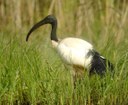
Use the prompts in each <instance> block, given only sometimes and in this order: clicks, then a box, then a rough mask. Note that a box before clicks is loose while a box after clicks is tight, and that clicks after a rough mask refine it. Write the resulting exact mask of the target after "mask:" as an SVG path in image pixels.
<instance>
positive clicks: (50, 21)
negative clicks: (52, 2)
mask: <svg viewBox="0 0 128 105" xmlns="http://www.w3.org/2000/svg"><path fill="white" fill-rule="evenodd" d="M55 23H57V20H56V18H55V17H54V16H53V15H48V16H47V17H45V18H44V19H43V20H41V21H39V22H38V23H36V24H35V25H34V26H33V27H32V28H31V29H30V31H29V32H28V34H27V37H26V41H28V38H29V36H30V34H31V33H32V32H33V31H34V30H36V29H37V28H39V27H40V26H42V25H44V24H52V25H53V24H55Z"/></svg>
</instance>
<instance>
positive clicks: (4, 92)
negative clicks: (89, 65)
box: [0, 31, 128, 105]
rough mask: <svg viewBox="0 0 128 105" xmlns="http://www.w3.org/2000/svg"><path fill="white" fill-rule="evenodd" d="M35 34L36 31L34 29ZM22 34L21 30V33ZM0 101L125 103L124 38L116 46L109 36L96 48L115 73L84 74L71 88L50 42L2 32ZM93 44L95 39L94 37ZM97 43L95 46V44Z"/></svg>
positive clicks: (127, 55) (11, 104)
mask: <svg viewBox="0 0 128 105" xmlns="http://www.w3.org/2000/svg"><path fill="white" fill-rule="evenodd" d="M37 33H38V32H37ZM23 34H24V33H23ZM0 35H1V39H0V104H1V105H7V104H8V105H30V104H33V105H97V104H98V105H127V104H128V101H127V100H128V77H127V75H128V67H127V65H128V52H127V49H126V47H127V44H128V43H127V39H126V40H124V41H125V42H124V41H122V43H121V46H118V47H116V46H115V45H114V44H113V41H112V39H111V38H110V40H105V41H106V44H104V45H103V47H102V48H101V47H100V46H98V45H99V44H100V43H101V42H99V43H97V44H95V47H96V48H97V49H99V51H100V52H101V53H102V55H104V56H105V57H107V58H109V59H110V60H111V61H112V62H113V64H114V70H115V75H114V77H113V78H112V77H111V75H110V73H109V72H108V73H107V74H106V76H105V77H104V78H100V77H99V76H97V75H94V76H92V77H91V78H89V77H88V75H87V74H85V76H84V78H83V80H82V81H81V82H80V83H79V82H78V83H77V86H76V89H75V90H73V86H72V82H71V75H70V71H69V70H68V69H66V68H65V66H64V65H63V63H62V62H61V60H60V58H59V56H58V55H57V53H56V52H55V51H54V50H53V49H52V47H51V45H50V41H49V40H47V41H46V39H45V38H41V39H42V41H41V39H39V38H38V37H36V39H37V40H35V39H31V40H30V41H29V42H28V43H26V42H25V37H23V36H22V37H19V36H18V33H15V34H14V35H13V33H8V32H5V31H4V32H1V33H0ZM93 40H94V43H95V40H97V39H93ZM96 45H97V46H96Z"/></svg>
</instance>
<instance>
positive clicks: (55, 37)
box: [51, 21, 58, 41]
mask: <svg viewBox="0 0 128 105" xmlns="http://www.w3.org/2000/svg"><path fill="white" fill-rule="evenodd" d="M51 25H52V31H51V40H54V41H58V39H57V35H56V29H57V21H54V22H53V23H51Z"/></svg>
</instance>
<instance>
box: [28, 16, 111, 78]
mask: <svg viewBox="0 0 128 105" xmlns="http://www.w3.org/2000/svg"><path fill="white" fill-rule="evenodd" d="M44 24H51V26H52V30H51V36H50V37H51V42H52V45H53V47H54V48H55V49H56V50H57V52H58V54H59V55H60V57H61V59H62V60H63V61H64V62H65V63H66V64H68V65H71V66H72V67H73V68H74V71H73V72H74V73H73V76H74V78H75V79H76V77H78V76H81V75H83V72H84V70H85V69H87V70H88V72H89V74H92V73H97V74H100V75H103V74H104V73H105V71H106V67H107V66H108V67H110V69H113V65H112V64H111V63H110V62H109V61H108V60H106V59H105V58H104V57H102V56H100V54H99V53H98V52H96V51H95V50H94V49H93V46H92V45H91V44H90V43H89V42H87V41H85V40H82V39H79V38H72V37H68V38H65V39H63V40H61V41H59V40H58V38H57V35H56V29H57V20H56V18H55V17H54V16H52V15H48V16H47V17H46V18H44V19H43V20H41V21H40V22H38V23H36V24H35V25H34V26H33V27H32V28H31V30H30V31H29V33H28V34H27V38H26V41H27V40H28V38H29V36H30V34H31V33H32V32H33V31H34V30H35V29H37V28H38V27H40V26H42V25H44Z"/></svg>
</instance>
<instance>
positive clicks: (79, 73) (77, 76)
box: [72, 65, 84, 89]
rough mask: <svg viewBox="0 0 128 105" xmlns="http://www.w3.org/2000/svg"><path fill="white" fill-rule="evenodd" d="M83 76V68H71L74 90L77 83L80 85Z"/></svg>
mask: <svg viewBox="0 0 128 105" xmlns="http://www.w3.org/2000/svg"><path fill="white" fill-rule="evenodd" d="M83 74H84V68H83V67H81V66H76V65H74V66H73V71H72V76H73V85H74V89H75V88H76V84H77V81H78V82H79V83H80V81H81V79H82V77H83Z"/></svg>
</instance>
